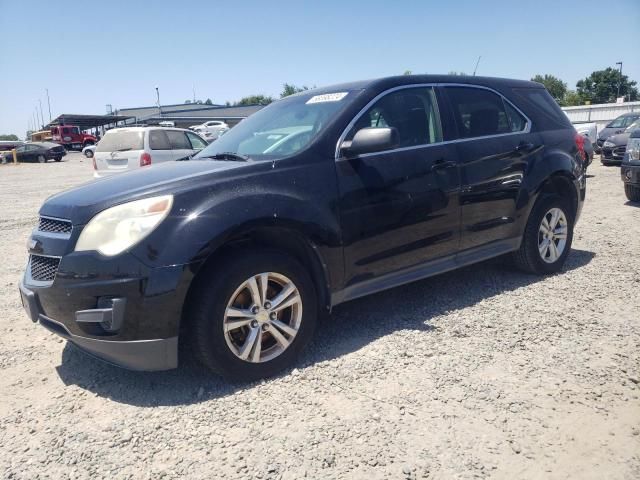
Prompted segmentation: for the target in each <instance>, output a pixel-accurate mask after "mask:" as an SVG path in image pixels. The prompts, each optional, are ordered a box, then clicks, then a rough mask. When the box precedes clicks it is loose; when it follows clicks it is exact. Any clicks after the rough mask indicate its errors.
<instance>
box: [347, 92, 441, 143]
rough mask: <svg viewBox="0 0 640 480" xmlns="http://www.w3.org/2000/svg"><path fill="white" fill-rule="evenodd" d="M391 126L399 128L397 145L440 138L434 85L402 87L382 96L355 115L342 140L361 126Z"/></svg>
mask: <svg viewBox="0 0 640 480" xmlns="http://www.w3.org/2000/svg"><path fill="white" fill-rule="evenodd" d="M371 127H372V128H383V127H392V128H395V129H396V130H397V131H398V138H399V144H398V148H403V147H413V146H418V145H428V144H430V143H436V142H441V141H442V128H441V127H440V118H439V117H438V109H437V105H436V98H435V93H434V91H433V88H431V87H415V88H403V89H401V90H397V91H395V92H391V93H389V94H388V95H385V96H384V97H382V98H381V99H380V100H378V101H377V102H376V103H375V104H373V105H372V106H371V107H370V108H369V109H368V110H367V111H366V112H365V113H364V114H363V115H361V116H360V118H358V120H357V121H356V123H355V124H354V126H353V127H352V128H351V130H349V133H348V134H347V136H346V137H345V140H352V139H353V137H354V135H355V134H356V132H357V131H358V130H360V129H363V128H371Z"/></svg>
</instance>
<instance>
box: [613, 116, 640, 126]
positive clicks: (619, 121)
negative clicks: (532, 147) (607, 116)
mask: <svg viewBox="0 0 640 480" xmlns="http://www.w3.org/2000/svg"><path fill="white" fill-rule="evenodd" d="M637 118H638V117H618V118H616V119H615V120H614V121H613V122H611V123H610V124H609V125H607V128H623V127H626V126H628V125H629V122H633V121H635V120H636V119H637Z"/></svg>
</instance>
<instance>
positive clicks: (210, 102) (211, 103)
mask: <svg viewBox="0 0 640 480" xmlns="http://www.w3.org/2000/svg"><path fill="white" fill-rule="evenodd" d="M204 104H205V105H213V102H212V101H211V99H210V98H207V99H206V100H205V101H204Z"/></svg>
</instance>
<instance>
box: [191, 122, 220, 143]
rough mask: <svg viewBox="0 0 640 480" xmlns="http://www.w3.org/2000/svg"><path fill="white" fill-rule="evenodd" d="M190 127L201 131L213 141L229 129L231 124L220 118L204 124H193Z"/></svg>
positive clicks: (208, 139)
mask: <svg viewBox="0 0 640 480" xmlns="http://www.w3.org/2000/svg"><path fill="white" fill-rule="evenodd" d="M189 128H191V129H192V130H194V131H195V132H197V133H199V134H200V135H201V136H202V137H204V139H205V140H206V141H207V142H213V141H214V140H216V139H217V138H218V137H220V136H222V135H224V133H225V132H227V131H228V130H229V125H227V124H226V123H225V122H222V121H220V120H211V121H209V122H205V123H203V124H202V125H193V126H191V127H189Z"/></svg>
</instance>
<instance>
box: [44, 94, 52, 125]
mask: <svg viewBox="0 0 640 480" xmlns="http://www.w3.org/2000/svg"><path fill="white" fill-rule="evenodd" d="M45 90H46V92H47V106H48V107H49V123H51V101H50V100H49V89H48V88H45Z"/></svg>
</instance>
